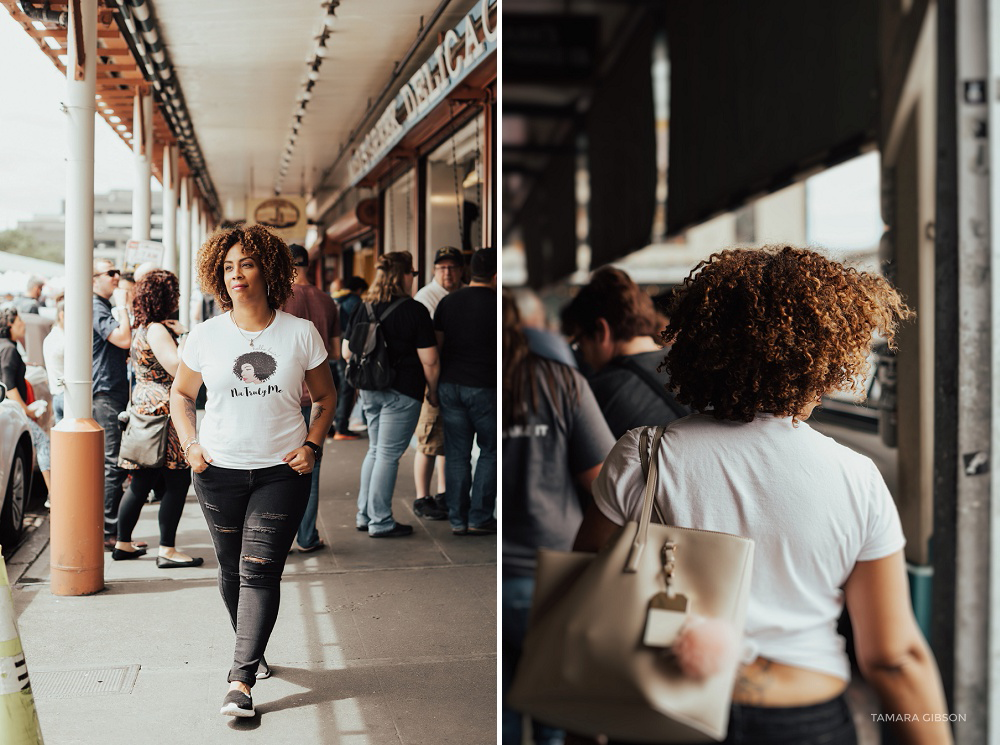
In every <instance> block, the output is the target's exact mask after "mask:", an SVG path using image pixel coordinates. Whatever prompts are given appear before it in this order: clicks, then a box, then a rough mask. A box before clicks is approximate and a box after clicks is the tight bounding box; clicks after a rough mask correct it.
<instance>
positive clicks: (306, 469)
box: [282, 445, 316, 476]
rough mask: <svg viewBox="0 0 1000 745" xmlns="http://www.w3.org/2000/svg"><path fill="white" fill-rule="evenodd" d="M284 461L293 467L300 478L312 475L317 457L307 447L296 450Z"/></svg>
mask: <svg viewBox="0 0 1000 745" xmlns="http://www.w3.org/2000/svg"><path fill="white" fill-rule="evenodd" d="M282 460H284V461H285V463H287V464H288V465H289V466H291V468H292V470H293V471H295V472H296V473H297V474H299V475H300V476H305V475H306V474H307V473H312V470H313V466H315V465H316V455H315V453H313V451H312V448H311V447H308V446H306V445H303V446H302V447H298V448H295V450H293V451H292V452H290V453H289V454H288V455H286V456H285V457H284V458H283V459H282Z"/></svg>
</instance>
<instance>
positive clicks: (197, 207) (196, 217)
mask: <svg viewBox="0 0 1000 745" xmlns="http://www.w3.org/2000/svg"><path fill="white" fill-rule="evenodd" d="M200 248H201V198H200V197H196V198H194V199H192V200H191V266H192V267H196V266H197V260H198V250H199V249H200ZM197 286H198V280H197V279H196V278H195V276H194V271H193V270H192V272H191V292H190V294H189V295H188V301H187V310H188V321H189V323H193V322H195V321H197V320H198V317H199V316H200V313H199V312H198V311H199V309H200V304H199V303H197V302H196V300H195V299H196V298H197V297H198V293H196V292H195V290H196V289H197ZM181 302H183V299H182V300H181ZM188 328H190V325H189V326H188Z"/></svg>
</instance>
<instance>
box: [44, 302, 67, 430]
mask: <svg viewBox="0 0 1000 745" xmlns="http://www.w3.org/2000/svg"><path fill="white" fill-rule="evenodd" d="M65 322H66V303H65V301H63V300H60V301H59V302H57V303H56V322H55V323H54V324H52V328H51V329H49V333H48V334H47V335H46V337H45V341H43V342H42V359H43V360H45V373H46V374H47V375H48V378H49V392H50V393H51V394H52V416H53V418H52V424H54V425H55V424H58V423H59V420H60V419H62V418H63V410H64V406H65V403H66V399H65V397H66V388H65V386H64V381H63V379H64V377H65V375H66V373H65V357H66V335H65V331H64V324H65Z"/></svg>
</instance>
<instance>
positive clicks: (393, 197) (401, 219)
mask: <svg viewBox="0 0 1000 745" xmlns="http://www.w3.org/2000/svg"><path fill="white" fill-rule="evenodd" d="M414 175H415V174H414V171H413V169H410V170H409V171H407V172H406V173H404V174H403V175H402V176H400V177H399V178H397V179H396V180H395V181H394V182H393V183H392V185H391V186H390V187H389V188H388V189H386V191H385V222H384V223H383V224H384V225H385V240H384V246H385V253H389V252H390V251H409V252H410V253H411V254H414V255H415V254H416V251H417V243H416V238H417V235H416V206H415V205H414V203H413V200H414V189H415V188H416V185H415V182H416V179H415V178H414Z"/></svg>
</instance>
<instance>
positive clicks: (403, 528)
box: [368, 523, 413, 538]
mask: <svg viewBox="0 0 1000 745" xmlns="http://www.w3.org/2000/svg"><path fill="white" fill-rule="evenodd" d="M412 533H413V528H412V527H411V526H409V525H403V523H396V524H395V525H393V526H392V530H387V531H385V532H384V533H369V534H368V537H369V538H402V537H403V536H404V535H411V534H412Z"/></svg>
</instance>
